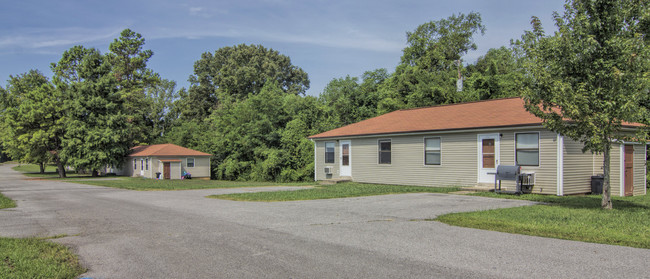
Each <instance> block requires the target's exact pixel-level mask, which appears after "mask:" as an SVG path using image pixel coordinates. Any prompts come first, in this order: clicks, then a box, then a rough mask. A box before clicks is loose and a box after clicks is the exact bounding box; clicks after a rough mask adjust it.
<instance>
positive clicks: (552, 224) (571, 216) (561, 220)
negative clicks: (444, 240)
mask: <svg viewBox="0 0 650 279" xmlns="http://www.w3.org/2000/svg"><path fill="white" fill-rule="evenodd" d="M477 195H480V196H487V197H498V198H510V199H523V200H531V201H538V202H543V203H545V204H542V205H534V206H525V207H515V208H506V209H495V210H487V211H478V212H466V213H452V214H447V215H442V216H439V217H438V218H436V219H435V221H440V222H443V223H446V224H449V225H454V226H461V227H469V228H477V229H483V230H492V231H500V232H507V233H517V234H526V235H535V236H542V237H551V238H560V239H569V240H577V241H585V242H594V243H603V244H611V245H621V246H630V247H637V248H646V249H648V248H650V195H644V196H635V197H612V202H613V204H614V209H613V210H603V209H601V208H600V202H601V199H602V196H600V195H591V196H564V197H558V196H550V195H522V196H519V197H517V196H512V195H498V194H493V193H480V194H477Z"/></svg>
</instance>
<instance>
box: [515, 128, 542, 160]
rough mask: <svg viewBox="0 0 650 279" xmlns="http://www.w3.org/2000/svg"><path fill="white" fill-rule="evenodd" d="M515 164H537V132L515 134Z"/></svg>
mask: <svg viewBox="0 0 650 279" xmlns="http://www.w3.org/2000/svg"><path fill="white" fill-rule="evenodd" d="M515 137H516V153H517V155H516V156H517V165H520V166H539V133H521V134H516V136H515Z"/></svg>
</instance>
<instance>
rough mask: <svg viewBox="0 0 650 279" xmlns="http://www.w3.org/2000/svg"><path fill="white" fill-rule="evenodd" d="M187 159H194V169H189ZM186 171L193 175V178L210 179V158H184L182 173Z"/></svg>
mask: <svg viewBox="0 0 650 279" xmlns="http://www.w3.org/2000/svg"><path fill="white" fill-rule="evenodd" d="M187 158H194V167H191V168H188V167H187ZM183 170H185V171H186V172H189V173H191V174H192V177H193V178H194V177H197V178H199V177H210V157H184V158H183V163H182V168H181V173H182V172H183Z"/></svg>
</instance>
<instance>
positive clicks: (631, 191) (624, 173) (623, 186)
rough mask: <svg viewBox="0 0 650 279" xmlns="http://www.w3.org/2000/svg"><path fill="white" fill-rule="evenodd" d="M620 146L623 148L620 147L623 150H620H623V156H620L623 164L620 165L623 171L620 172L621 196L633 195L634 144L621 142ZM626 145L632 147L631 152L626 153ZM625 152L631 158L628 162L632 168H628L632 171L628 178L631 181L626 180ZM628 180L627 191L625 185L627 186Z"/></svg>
mask: <svg viewBox="0 0 650 279" xmlns="http://www.w3.org/2000/svg"><path fill="white" fill-rule="evenodd" d="M621 146H622V147H623V148H622V149H623V150H622V151H623V152H622V153H623V154H622V155H623V156H622V157H621V163H622V165H623V166H622V167H621V169H622V170H623V171H622V172H621V177H622V179H621V180H622V181H623V183H622V187H621V188H622V189H621V190H622V191H621V196H633V195H634V145H633V144H621ZM628 147H630V148H631V149H632V150H631V153H628V152H627V151H628V150H627V148H628ZM627 154H630V155H631V156H632V158H631V162H630V163H631V164H632V169H631V170H630V171H631V172H632V173H631V177H630V178H631V179H630V180H631V181H628V179H627V166H626V163H627ZM628 182H629V191H628V187H627V186H628V185H627V184H628Z"/></svg>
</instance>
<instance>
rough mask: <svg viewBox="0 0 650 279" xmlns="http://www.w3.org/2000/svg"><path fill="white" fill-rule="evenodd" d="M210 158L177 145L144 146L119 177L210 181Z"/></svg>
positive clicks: (136, 149) (135, 150) (136, 150)
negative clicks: (189, 177)
mask: <svg viewBox="0 0 650 279" xmlns="http://www.w3.org/2000/svg"><path fill="white" fill-rule="evenodd" d="M210 156H211V155H210V154H208V153H205V152H200V151H196V150H193V149H189V148H185V147H182V146H178V145H175V144H171V143H167V144H154V145H140V146H135V147H133V148H131V153H130V154H129V156H128V157H127V158H126V162H125V164H124V167H123V169H121V170H114V171H115V172H116V173H117V174H118V175H126V176H133V177H145V178H158V179H181V178H184V177H188V176H187V174H188V173H189V174H190V176H191V178H199V179H210Z"/></svg>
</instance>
